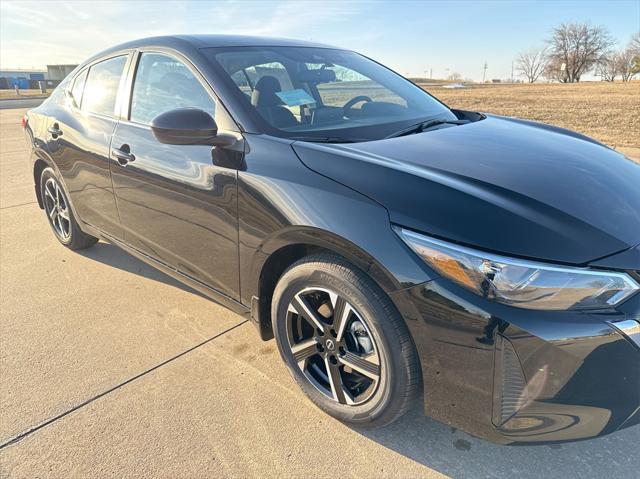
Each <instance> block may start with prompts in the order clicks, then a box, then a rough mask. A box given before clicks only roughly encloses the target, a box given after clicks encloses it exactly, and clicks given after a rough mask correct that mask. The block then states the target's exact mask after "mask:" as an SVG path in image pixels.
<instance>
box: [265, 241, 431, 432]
mask: <svg viewBox="0 0 640 479" xmlns="http://www.w3.org/2000/svg"><path fill="white" fill-rule="evenodd" d="M271 317H272V322H273V331H274V334H275V338H276V342H277V343H278V349H279V350H280V355H281V356H282V359H283V360H284V362H285V364H286V365H287V367H288V369H289V371H290V373H291V375H292V376H293V378H294V379H295V381H296V382H297V383H298V385H299V386H300V388H301V389H302V390H303V392H304V393H305V394H306V395H307V396H308V397H309V399H311V401H313V403H314V404H316V405H317V406H318V407H319V408H320V409H322V410H323V411H325V412H326V413H328V414H329V415H331V416H333V417H335V418H337V419H339V420H340V421H343V422H346V423H349V424H352V425H356V426H362V427H381V426H384V425H387V424H389V423H391V422H393V421H395V420H396V419H398V418H399V417H400V416H401V415H402V414H404V413H405V412H406V411H407V410H408V409H409V408H410V407H411V405H412V403H413V401H414V399H415V398H416V396H417V395H418V391H419V388H420V383H421V374H420V366H419V362H418V357H417V354H416V350H415V346H414V344H413V341H412V339H411V336H410V334H409V331H408V330H407V327H406V325H405V323H404V320H403V318H402V317H401V316H400V314H399V313H398V311H397V310H396V308H395V306H394V305H393V303H392V302H391V300H390V299H389V298H388V297H387V296H386V295H385V293H384V292H383V291H382V290H381V289H380V288H379V287H378V286H377V284H375V283H374V282H373V280H371V278H369V277H368V276H367V275H366V274H365V273H363V272H362V271H361V270H359V269H357V268H356V267H354V266H352V265H351V264H349V263H348V262H347V261H345V260H344V259H342V258H341V257H339V256H337V255H333V254H330V253H320V254H316V255H312V256H309V257H307V258H303V259H302V260H300V261H298V262H297V263H295V264H294V265H292V266H291V267H290V268H289V269H287V270H286V271H285V272H284V274H283V275H282V277H281V278H280V280H279V281H278V284H277V285H276V288H275V290H274V294H273V301H272V310H271ZM341 318H342V319H341ZM314 348H315V350H314ZM363 361H365V362H363ZM336 371H337V373H336ZM337 386H339V387H341V388H342V392H340V391H339V389H338V387H337Z"/></svg>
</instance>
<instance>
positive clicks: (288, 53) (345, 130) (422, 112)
mask: <svg viewBox="0 0 640 479" xmlns="http://www.w3.org/2000/svg"><path fill="white" fill-rule="evenodd" d="M206 51H207V53H208V55H209V58H210V59H211V60H212V61H214V62H216V63H217V64H218V65H219V66H220V67H221V69H222V71H224V72H225V73H226V74H227V75H228V77H229V79H230V80H231V81H232V82H233V84H235V86H236V87H237V89H238V97H239V98H240V100H241V101H242V102H243V103H244V104H245V106H246V107H247V108H248V109H249V110H250V112H251V114H253V115H255V117H256V119H258V122H259V124H262V125H264V127H265V128H264V129H265V131H266V132H267V133H271V134H275V135H278V136H283V137H287V138H293V139H295V138H304V139H308V140H311V141H313V139H314V138H317V139H322V138H325V139H327V138H329V139H335V140H336V141H340V140H343V141H359V140H371V139H380V138H385V137H386V136H388V135H390V134H392V133H394V132H395V131H397V130H399V129H402V128H403V127H406V126H408V125H412V124H414V123H416V122H419V121H421V120H428V119H433V118H438V119H443V120H455V119H456V117H455V115H454V114H453V113H451V111H450V110H449V109H448V108H447V107H446V106H444V105H443V104H442V103H440V102H439V101H438V100H436V99H435V98H433V97H431V96H430V95H429V94H428V93H426V92H425V91H424V90H422V89H420V88H419V87H417V86H415V85H414V84H413V83H411V82H409V81H407V80H405V79H404V78H402V77H401V76H399V75H397V74H395V73H393V72H392V71H391V70H389V69H387V68H385V67H383V66H382V65H379V64H378V63H376V62H374V61H372V60H369V59H367V58H365V57H363V56H362V55H359V54H357V53H354V52H350V51H345V50H334V49H329V48H310V47H233V48H210V49H206Z"/></svg>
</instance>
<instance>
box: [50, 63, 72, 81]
mask: <svg viewBox="0 0 640 479" xmlns="http://www.w3.org/2000/svg"><path fill="white" fill-rule="evenodd" d="M77 66H78V65H47V80H52V81H56V82H58V83H60V82H61V81H62V80H64V79H65V77H66V76H67V75H68V74H69V73H71V72H72V71H73V70H74V69H75V68H76V67H77Z"/></svg>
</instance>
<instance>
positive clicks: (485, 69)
mask: <svg viewBox="0 0 640 479" xmlns="http://www.w3.org/2000/svg"><path fill="white" fill-rule="evenodd" d="M487 68H489V67H488V66H487V62H486V60H485V62H484V68H483V69H482V83H484V80H485V78H486V76H487Z"/></svg>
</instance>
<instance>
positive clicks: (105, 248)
mask: <svg viewBox="0 0 640 479" xmlns="http://www.w3.org/2000/svg"><path fill="white" fill-rule="evenodd" d="M76 252H77V253H79V254H81V255H82V256H84V257H85V258H89V259H92V260H94V261H98V262H100V263H103V264H105V265H109V266H112V267H114V268H118V269H121V270H123V271H127V272H129V273H133V274H136V275H138V276H142V277H144V278H147V279H152V280H154V281H158V282H159V283H164V284H167V285H169V286H174V287H176V288H179V289H181V290H183V291H186V292H188V293H192V294H196V295H198V296H201V297H203V298H206V299H209V298H207V297H206V296H205V295H204V294H202V293H200V292H198V291H196V290H195V289H191V288H190V287H189V286H187V285H185V284H183V283H181V282H180V281H178V280H175V279H173V278H172V277H171V276H169V275H167V274H165V273H163V272H162V271H159V270H157V269H155V268H152V267H151V266H149V265H147V264H146V263H144V262H142V261H140V260H139V259H137V258H135V257H133V256H131V255H130V254H129V253H127V252H126V251H124V250H122V249H120V248H118V247H117V246H114V245H112V244H110V243H105V242H103V241H99V242H98V243H96V244H95V245H93V246H92V247H91V248H88V249H85V250H80V251H76Z"/></svg>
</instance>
